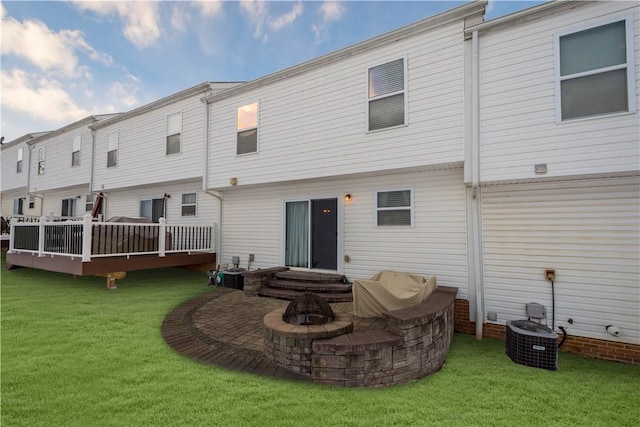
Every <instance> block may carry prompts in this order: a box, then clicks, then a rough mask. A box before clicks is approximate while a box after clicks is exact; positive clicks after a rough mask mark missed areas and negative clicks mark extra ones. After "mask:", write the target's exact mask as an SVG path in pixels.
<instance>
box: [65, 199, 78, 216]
mask: <svg viewBox="0 0 640 427" xmlns="http://www.w3.org/2000/svg"><path fill="white" fill-rule="evenodd" d="M62 216H76V199H74V198H68V199H62Z"/></svg>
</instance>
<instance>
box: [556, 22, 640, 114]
mask: <svg viewBox="0 0 640 427" xmlns="http://www.w3.org/2000/svg"><path fill="white" fill-rule="evenodd" d="M632 23H633V21H632V19H631V18H627V19H623V20H618V21H615V22H611V23H608V24H606V25H601V26H599V27H595V28H589V29H586V30H583V31H578V32H573V33H569V34H565V35H560V36H557V37H556V39H555V41H556V62H557V64H556V69H557V71H556V74H557V75H556V83H557V85H556V94H558V96H557V97H556V103H557V105H556V116H557V121H562V120H568V119H577V118H581V117H590V116H597V115H602V114H610V113H619V112H627V111H635V89H634V87H633V86H634V85H635V83H634V76H633V74H634V70H633V69H634V60H633V34H632V28H633V25H632Z"/></svg>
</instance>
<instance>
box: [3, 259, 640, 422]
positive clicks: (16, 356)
mask: <svg viewBox="0 0 640 427" xmlns="http://www.w3.org/2000/svg"><path fill="white" fill-rule="evenodd" d="M2 261H3V263H2V264H3V265H4V257H3V259H2ZM206 283H207V277H206V276H205V275H204V274H202V273H196V272H191V271H185V270H181V269H161V270H150V271H142V272H131V273H129V274H128V275H127V278H126V279H125V280H122V281H120V282H119V286H118V290H116V291H107V290H106V286H105V279H103V278H97V277H81V278H77V279H74V278H72V277H71V276H68V275H63V274H56V273H49V272H44V271H38V270H31V269H18V270H12V271H2V277H1V287H0V290H1V309H2V312H1V315H2V318H1V327H2V330H1V332H2V335H1V346H2V347H1V370H0V374H1V377H0V379H1V393H2V397H1V404H2V406H1V419H0V422H1V425H2V426H30V427H31V426H83V427H84V426H147V425H148V426H164V425H172V426H199V425H212V426H251V425H259V426H301V425H305V426H315V425H318V426H331V425H340V426H369V425H378V426H394V425H397V426H419V425H429V426H437V425H443V426H465V425H471V426H476V425H478V426H492V425H496V426H520V425H530V426H537V425H544V426H550V425H559V426H565V425H574V426H591V425H602V426H612V425H615V426H625V425H629V426H635V425H640V388H639V387H640V368H638V367H635V366H628V365H623V364H619V363H613V362H604V361H598V360H592V359H588V358H583V357H579V356H575V355H571V354H565V353H561V354H560V356H559V357H560V360H559V370H558V371H557V372H550V371H545V370H541V369H534V368H528V367H524V366H520V365H516V364H514V363H512V362H511V361H510V360H509V359H508V358H507V357H506V356H505V354H504V343H503V342H501V341H497V340H490V339H485V340H482V341H479V342H478V341H476V340H475V339H474V338H473V337H471V336H465V335H456V336H455V338H454V341H453V344H452V347H451V351H450V353H449V357H448V359H447V362H446V364H445V366H444V367H443V369H442V370H441V371H440V372H438V373H436V374H434V375H432V376H429V377H427V378H424V379H422V380H420V381H417V382H414V383H410V384H405V385H401V386H394V387H389V388H383V389H348V388H338V387H326V386H317V385H313V384H303V383H295V382H288V381H284V380H276V379H273V378H267V377H260V376H255V375H250V374H244V373H239V372H233V371H226V370H224V369H221V368H218V367H215V366H210V365H206V364H202V363H199V362H196V361H193V360H191V359H188V358H185V357H183V356H181V355H180V354H177V353H175V352H174V351H173V350H171V349H170V348H169V347H168V346H167V345H166V344H165V343H164V341H163V339H162V336H161V334H160V325H161V323H162V321H163V319H164V317H165V316H166V315H167V314H168V313H169V312H170V311H171V310H172V309H173V308H174V307H176V306H177V305H179V304H181V303H183V302H185V301H188V300H190V299H191V298H194V297H196V296H198V295H201V294H203V293H205V292H215V290H214V289H213V288H207V287H206Z"/></svg>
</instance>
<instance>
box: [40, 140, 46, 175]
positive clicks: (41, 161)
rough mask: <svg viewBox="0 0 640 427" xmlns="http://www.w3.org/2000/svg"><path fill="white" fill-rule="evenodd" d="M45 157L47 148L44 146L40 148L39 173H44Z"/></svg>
mask: <svg viewBox="0 0 640 427" xmlns="http://www.w3.org/2000/svg"><path fill="white" fill-rule="evenodd" d="M45 158H46V155H45V150H44V147H42V148H40V149H39V150H38V175H44V167H45Z"/></svg>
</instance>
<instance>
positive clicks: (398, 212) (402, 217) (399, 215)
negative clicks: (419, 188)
mask: <svg viewBox="0 0 640 427" xmlns="http://www.w3.org/2000/svg"><path fill="white" fill-rule="evenodd" d="M376 216H377V218H376V224H377V225H378V227H382V226H389V225H406V226H413V190H411V189H402V190H391V191H378V192H377V193H376Z"/></svg>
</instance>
